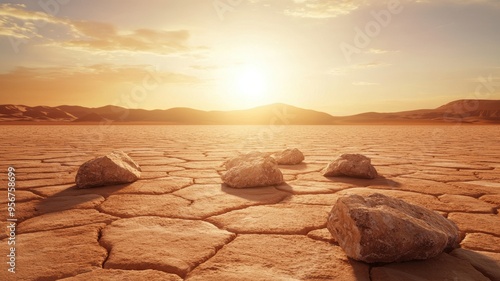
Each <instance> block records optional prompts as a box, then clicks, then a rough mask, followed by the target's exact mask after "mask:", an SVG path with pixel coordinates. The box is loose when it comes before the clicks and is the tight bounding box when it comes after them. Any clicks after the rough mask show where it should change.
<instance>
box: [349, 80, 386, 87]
mask: <svg viewBox="0 0 500 281" xmlns="http://www.w3.org/2000/svg"><path fill="white" fill-rule="evenodd" d="M352 84H353V85H354V86H377V85H380V83H374V82H364V81H358V82H352Z"/></svg>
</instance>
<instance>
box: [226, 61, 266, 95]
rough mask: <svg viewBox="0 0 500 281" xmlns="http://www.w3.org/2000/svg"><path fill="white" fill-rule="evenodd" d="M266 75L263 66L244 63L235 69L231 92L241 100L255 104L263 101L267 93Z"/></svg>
mask: <svg viewBox="0 0 500 281" xmlns="http://www.w3.org/2000/svg"><path fill="white" fill-rule="evenodd" d="M267 80H268V75H267V73H266V71H265V69H263V68H259V67H257V66H253V65H252V66H249V65H245V66H243V67H241V68H240V69H238V70H237V71H235V73H234V77H233V81H231V82H232V87H231V93H232V94H233V95H235V96H236V97H237V98H238V99H239V100H241V102H244V103H245V104H248V105H256V104H260V103H262V102H264V101H265V99H266V94H268V90H269V89H268V87H269V84H268V81H267Z"/></svg>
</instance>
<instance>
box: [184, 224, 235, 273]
mask: <svg viewBox="0 0 500 281" xmlns="http://www.w3.org/2000/svg"><path fill="white" fill-rule="evenodd" d="M237 237H238V234H237V233H235V234H234V235H233V236H232V237H230V238H229V240H228V241H227V242H226V243H225V244H224V245H221V246H220V247H215V249H214V250H215V251H214V254H213V255H211V256H209V257H207V258H206V259H205V260H202V261H200V262H199V263H198V264H195V265H194V266H193V267H192V268H191V269H190V270H189V271H188V272H186V274H185V275H184V276H181V277H182V278H183V280H186V278H187V277H188V276H189V274H190V273H191V272H193V271H194V270H195V269H196V268H198V267H199V266H200V265H202V264H204V263H206V262H208V261H209V260H210V259H212V258H213V257H215V255H217V253H218V252H219V251H220V250H222V249H223V248H224V247H226V246H228V245H229V244H231V242H233V241H234V240H235V239H236V238H237Z"/></svg>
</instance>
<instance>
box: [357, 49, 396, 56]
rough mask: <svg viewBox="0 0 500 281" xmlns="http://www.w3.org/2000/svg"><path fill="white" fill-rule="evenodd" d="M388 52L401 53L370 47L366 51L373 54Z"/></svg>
mask: <svg viewBox="0 0 500 281" xmlns="http://www.w3.org/2000/svg"><path fill="white" fill-rule="evenodd" d="M387 53H399V51H390V50H382V49H369V50H367V51H365V54H373V55H381V54H387Z"/></svg>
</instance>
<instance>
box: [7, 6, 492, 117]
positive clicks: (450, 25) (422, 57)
mask: <svg viewBox="0 0 500 281" xmlns="http://www.w3.org/2000/svg"><path fill="white" fill-rule="evenodd" d="M2 2H5V1H2ZM499 12H500V2H498V1H496V0H459V1H446V0H441V1H364V0H354V1H322V0H300V1H299V0H293V1H292V0H278V1H264V0H251V1H226V0H217V1H201V0H184V1H159V0H154V1H147V2H144V1H133V0H126V1H117V0H116V1H77V0H72V1H57V2H56V1H16V2H15V3H1V4H0V59H1V61H2V64H1V66H0V84H1V85H2V96H1V100H0V103H2V104H9V103H10V104H23V105H28V106H34V105H48V106H57V105H82V106H87V107H99V106H104V105H117V106H122V107H127V108H144V109H167V108H172V107H191V108H196V109H201V110H233V109H243V108H250V107H254V106H259V105H265V104H270V103H276V102H280V103H286V104H290V105H295V106H300V107H302V108H309V109H314V110H319V111H323V112H327V113H329V114H333V115H349V114H355V113H360V112H366V111H378V112H390V111H401V110H406V109H418V108H435V107H438V106H440V105H442V104H445V103H447V102H449V101H452V100H457V99H498V98H499V92H498V90H497V89H498V87H497V86H498V85H499V76H500V75H499V73H500V56H499V55H498V46H499V45H500V37H499V36H498V27H499V26H500V17H499V16H498V15H499Z"/></svg>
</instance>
